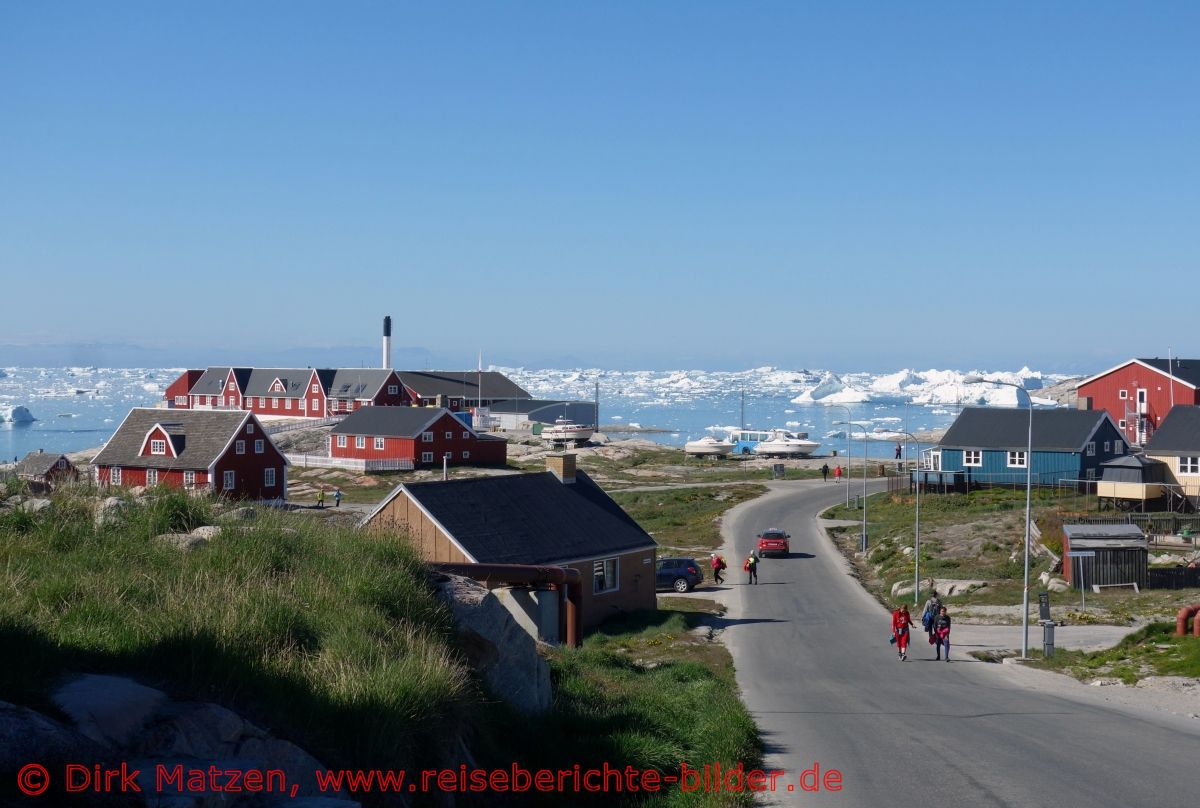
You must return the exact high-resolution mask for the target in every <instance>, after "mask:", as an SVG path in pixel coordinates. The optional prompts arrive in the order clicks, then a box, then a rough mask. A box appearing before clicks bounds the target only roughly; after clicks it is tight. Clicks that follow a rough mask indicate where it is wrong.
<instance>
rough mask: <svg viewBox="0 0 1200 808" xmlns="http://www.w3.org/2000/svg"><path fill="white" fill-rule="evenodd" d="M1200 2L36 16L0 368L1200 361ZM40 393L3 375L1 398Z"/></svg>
mask: <svg viewBox="0 0 1200 808" xmlns="http://www.w3.org/2000/svg"><path fill="white" fill-rule="evenodd" d="M1198 30H1200V5H1197V4H1195V3H1155V4H1152V5H1142V6H1136V5H1134V4H1112V3H1099V2H1087V3H1053V4H1046V3H1030V4H1017V3H1004V4H990V6H988V7H983V5H982V4H954V3H946V4H932V3H930V4H897V3H880V4H873V3H860V4H854V5H853V7H849V4H822V5H820V6H818V5H817V4H807V3H795V2H786V3H701V2H656V3H646V2H628V3H620V2H606V3H587V4H584V3H457V4H442V3H438V4H435V3H399V2H378V3H367V2H347V3H327V2H326V3H306V2H294V1H289V2H274V3H270V2H257V3H235V2H205V3H191V4H185V3H170V4H164V3H157V2H155V3H119V2H112V3H53V4H50V3H7V4H4V5H2V6H0V274H2V275H3V281H2V282H0V283H2V285H0V344H22V343H32V342H104V343H121V344H131V345H138V346H143V347H152V348H155V349H163V350H168V351H170V350H175V349H178V350H179V351H180V352H181V354H182V353H184V351H185V349H188V350H195V349H196V348H197V346H203V347H204V348H206V349H209V350H211V351H212V352H213V354H214V358H213V361H227V362H247V363H250V362H254V361H256V357H259V356H262V355H263V354H264V353H266V352H270V351H279V350H285V349H294V348H297V347H308V346H312V347H314V348H315V347H324V348H327V347H329V346H374V345H375V344H376V343H377V341H378V334H379V321H380V319H381V317H382V316H383V315H384V314H390V315H392V317H393V319H394V321H395V323H396V326H395V331H396V334H395V342H396V343H397V345H399V346H410V347H414V348H416V347H419V348H421V349H424V350H426V351H428V352H430V353H431V354H432V355H433V356H435V357H436V358H437V360H439V361H440V362H442V363H444V364H449V365H459V366H466V367H469V366H473V365H474V362H475V357H476V355H477V352H478V351H479V350H480V349H482V350H483V351H484V358H485V361H495V362H497V363H504V364H517V365H526V366H530V367H534V366H539V365H561V364H563V363H564V362H572V363H577V364H581V365H588V366H597V365H598V366H611V367H624V368H628V367H646V368H665V367H707V368H714V369H719V368H737V367H750V366H757V365H763V364H775V365H781V366H792V367H801V366H803V367H831V368H837V369H843V370H889V369H894V368H898V367H903V366H915V367H961V368H967V367H1014V368H1015V367H1019V366H1020V365H1026V364H1027V365H1029V366H1031V367H1035V368H1039V369H1045V370H1082V371H1087V370H1098V369H1102V368H1104V367H1107V366H1109V365H1111V364H1113V363H1114V362H1115V361H1116V360H1119V359H1122V358H1126V357H1128V356H1133V355H1151V356H1153V355H1163V356H1165V355H1166V352H1167V348H1168V346H1171V347H1172V348H1173V350H1174V353H1175V354H1176V355H1180V354H1189V353H1190V354H1192V355H1196V354H1200V345H1197V341H1196V337H1195V334H1196V329H1195V322H1196V314H1195V312H1196V291H1197V288H1198V286H1200V284H1198V283H1197V281H1196V271H1195V268H1196V264H1197V258H1198V254H1200V249H1198V247H1200V245H1198V232H1200V231H1198V229H1197V227H1196V222H1197V214H1198V212H1200V205H1198V202H1200V170H1198V164H1197V159H1198V158H1197V154H1198V153H1200V152H1198V150H1197V148H1196V146H1197V143H1200V105H1198V104H1197V103H1196V100H1197V98H1200V86H1198V85H1200V49H1198V48H1196V47H1195V41H1196V33H1197V31H1198ZM3 364H4V359H3V357H2V356H0V365H3Z"/></svg>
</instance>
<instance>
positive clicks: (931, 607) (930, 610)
mask: <svg viewBox="0 0 1200 808" xmlns="http://www.w3.org/2000/svg"><path fill="white" fill-rule="evenodd" d="M941 610H942V599H941V598H939V597H938V593H937V590H936V589H935V590H933V594H932V595H930V596H929V600H927V601H925V608H924V609H922V610H921V625H922V626H923V627H924V628H925V633H926V634H928V635H929V636H930V637H933V621H934V620H937V616H938V613H940V612H941ZM929 644H930V645H932V644H933V641H932V640H930V643H929Z"/></svg>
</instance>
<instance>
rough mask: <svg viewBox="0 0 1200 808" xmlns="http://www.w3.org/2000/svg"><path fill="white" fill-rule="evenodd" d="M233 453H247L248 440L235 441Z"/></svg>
mask: <svg viewBox="0 0 1200 808" xmlns="http://www.w3.org/2000/svg"><path fill="white" fill-rule="evenodd" d="M233 453H234V454H245V453H246V441H244V440H239V441H235V442H234V444H233Z"/></svg>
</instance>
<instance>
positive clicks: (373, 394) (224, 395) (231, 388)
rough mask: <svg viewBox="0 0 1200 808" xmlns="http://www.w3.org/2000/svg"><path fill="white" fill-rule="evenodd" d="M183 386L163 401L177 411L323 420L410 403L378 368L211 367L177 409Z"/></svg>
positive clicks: (393, 379) (181, 380)
mask: <svg viewBox="0 0 1200 808" xmlns="http://www.w3.org/2000/svg"><path fill="white" fill-rule="evenodd" d="M191 372H192V371H189V373H191ZM185 375H186V374H185ZM184 383H185V376H181V377H180V378H179V379H177V380H176V381H175V382H174V383H173V384H172V385H171V387H170V388H168V399H167V400H168V401H170V402H173V403H174V406H176V407H180V408H186V409H193V410H235V409H241V410H249V411H250V412H253V413H256V414H258V415H284V416H291V417H293V418H325V417H328V416H330V415H337V414H344V413H350V412H353V411H354V410H357V409H359V408H360V407H372V406H402V405H405V404H409V403H411V401H412V399H411V397H410V396H409V395H408V391H407V390H406V389H405V388H404V385H403V384H401V382H400V379H399V377H398V376H397V375H396V372H395V371H393V370H384V369H380V368H338V369H334V368H237V367H210V368H208V369H207V370H205V371H204V372H203V373H202V374H201V375H200V376H199V377H198V378H197V379H196V380H195V382H194V383H192V384H191V386H190V387H189V388H188V391H187V395H186V397H185V398H186V401H183V402H182V403H181V399H180V397H179V394H178V393H177V392H176V391H175V388H176V387H177V386H181V385H182V384H184Z"/></svg>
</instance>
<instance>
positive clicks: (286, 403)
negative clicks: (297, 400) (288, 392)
mask: <svg viewBox="0 0 1200 808" xmlns="http://www.w3.org/2000/svg"><path fill="white" fill-rule="evenodd" d="M283 408H284V409H285V410H290V409H291V408H292V400H291V399H290V398H285V399H284V400H283Z"/></svg>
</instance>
